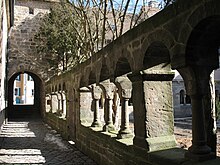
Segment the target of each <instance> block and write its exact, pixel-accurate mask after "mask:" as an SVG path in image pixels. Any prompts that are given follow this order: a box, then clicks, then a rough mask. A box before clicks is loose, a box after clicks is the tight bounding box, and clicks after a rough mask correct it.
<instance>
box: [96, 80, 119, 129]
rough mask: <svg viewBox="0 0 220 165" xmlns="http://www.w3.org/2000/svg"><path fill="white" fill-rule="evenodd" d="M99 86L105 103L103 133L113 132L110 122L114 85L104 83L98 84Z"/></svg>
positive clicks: (111, 122) (107, 82)
mask: <svg viewBox="0 0 220 165" xmlns="http://www.w3.org/2000/svg"><path fill="white" fill-rule="evenodd" d="M99 86H100V87H101V88H102V90H103V92H104V95H105V103H104V118H105V125H104V126H103V131H107V132H109V131H114V130H115V127H114V125H113V121H112V112H113V110H112V100H113V94H114V93H113V92H114V89H115V85H114V84H113V83H110V82H109V81H105V82H103V83H100V84H99Z"/></svg>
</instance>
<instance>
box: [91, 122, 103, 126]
mask: <svg viewBox="0 0 220 165" xmlns="http://www.w3.org/2000/svg"><path fill="white" fill-rule="evenodd" d="M101 126H102V124H101V123H100V122H98V121H94V122H93V123H92V125H91V127H101Z"/></svg>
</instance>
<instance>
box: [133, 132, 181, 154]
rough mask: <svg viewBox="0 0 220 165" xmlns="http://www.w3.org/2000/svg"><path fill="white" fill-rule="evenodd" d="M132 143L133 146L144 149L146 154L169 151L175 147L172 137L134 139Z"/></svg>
mask: <svg viewBox="0 0 220 165" xmlns="http://www.w3.org/2000/svg"><path fill="white" fill-rule="evenodd" d="M133 142H134V145H135V146H137V147H139V148H145V149H147V151H148V152H152V151H159V150H165V149H170V148H173V147H176V146H177V145H176V139H175V137H174V135H171V136H161V137H154V138H140V137H135V138H134V139H133Z"/></svg>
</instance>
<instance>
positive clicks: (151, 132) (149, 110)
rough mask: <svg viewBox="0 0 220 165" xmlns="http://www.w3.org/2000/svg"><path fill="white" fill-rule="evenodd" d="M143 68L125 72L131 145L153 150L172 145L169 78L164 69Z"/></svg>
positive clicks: (172, 131)
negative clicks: (129, 89)
mask: <svg viewBox="0 0 220 165" xmlns="http://www.w3.org/2000/svg"><path fill="white" fill-rule="evenodd" d="M162 69H163V68H162V67H161V68H160V70H158V69H157V70H153V69H149V70H145V71H140V72H137V73H132V74H130V75H128V78H129V79H130V80H131V81H132V88H133V93H132V94H133V96H132V97H133V107H134V133H135V137H134V139H133V143H134V146H135V147H136V148H139V149H146V150H148V151H157V150H162V149H167V148H172V147H175V146H176V140H175V137H174V118H173V102H172V79H173V77H174V74H173V73H172V72H170V69H168V70H162Z"/></svg>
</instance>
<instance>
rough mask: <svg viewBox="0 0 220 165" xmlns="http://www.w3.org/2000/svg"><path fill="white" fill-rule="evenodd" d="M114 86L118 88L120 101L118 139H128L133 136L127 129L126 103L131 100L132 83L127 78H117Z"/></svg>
mask: <svg viewBox="0 0 220 165" xmlns="http://www.w3.org/2000/svg"><path fill="white" fill-rule="evenodd" d="M115 85H116V86H117V87H118V92H119V96H120V99H121V126H120V130H119V132H118V135H117V137H118V138H121V139H123V138H130V137H132V136H133V134H132V132H131V130H130V128H129V112H128V101H129V99H130V98H131V91H132V83H131V81H130V80H129V79H128V78H127V77H117V78H116V79H115Z"/></svg>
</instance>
